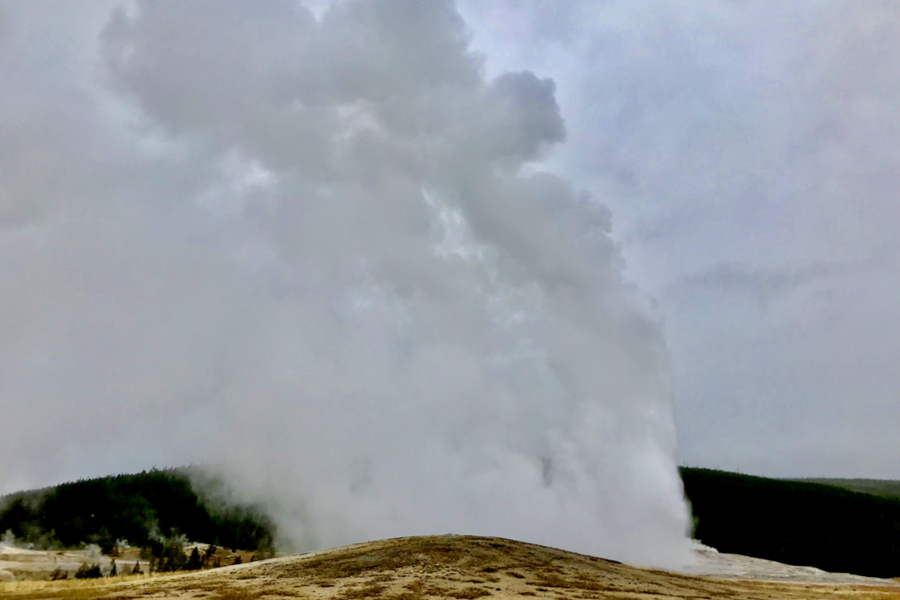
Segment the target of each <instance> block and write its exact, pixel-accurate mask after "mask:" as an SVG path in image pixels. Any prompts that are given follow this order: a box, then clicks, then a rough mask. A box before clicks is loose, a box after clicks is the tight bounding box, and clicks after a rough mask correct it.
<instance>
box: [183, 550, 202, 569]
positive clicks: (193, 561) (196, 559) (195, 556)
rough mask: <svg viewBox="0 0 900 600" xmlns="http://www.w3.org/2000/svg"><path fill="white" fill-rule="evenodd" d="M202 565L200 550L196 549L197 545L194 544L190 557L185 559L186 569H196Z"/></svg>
mask: <svg viewBox="0 0 900 600" xmlns="http://www.w3.org/2000/svg"><path fill="white" fill-rule="evenodd" d="M202 567H203V561H202V559H201V558H200V551H199V550H197V546H194V549H193V550H191V557H190V558H188V561H187V567H186V568H187V570H188V571H197V570H199V569H201V568H202Z"/></svg>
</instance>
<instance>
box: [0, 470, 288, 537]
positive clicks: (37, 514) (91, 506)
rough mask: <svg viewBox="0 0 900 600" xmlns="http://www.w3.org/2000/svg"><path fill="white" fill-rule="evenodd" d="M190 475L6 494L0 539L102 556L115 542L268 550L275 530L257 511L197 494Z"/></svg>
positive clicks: (148, 474)
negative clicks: (92, 547) (90, 550)
mask: <svg viewBox="0 0 900 600" xmlns="http://www.w3.org/2000/svg"><path fill="white" fill-rule="evenodd" d="M191 475H192V471H191V470H190V469H167V470H163V471H160V470H152V471H145V472H143V473H138V474H135V475H115V476H110V477H101V478H98V479H87V480H81V481H75V482H70V483H64V484H62V485H58V486H55V487H50V488H45V489H41V490H33V491H28V492H18V493H15V494H10V495H8V496H4V497H2V498H0V534H3V533H4V532H6V531H11V532H12V534H13V535H15V536H16V538H17V539H18V540H20V541H23V542H26V543H31V544H34V545H35V546H36V547H42V548H52V547H75V546H78V545H80V544H83V543H95V544H98V545H99V546H100V548H101V550H103V552H104V553H108V552H109V550H111V549H112V547H113V546H114V545H115V543H116V541H117V540H127V541H128V543H129V544H131V545H132V546H140V547H148V548H149V547H153V546H155V545H159V544H160V541H161V540H167V539H173V538H177V537H179V536H184V537H186V538H187V539H188V540H191V541H197V542H205V543H210V544H215V545H217V546H225V547H229V548H235V549H237V548H240V549H245V550H255V549H261V550H270V549H271V548H272V544H273V541H274V535H275V527H274V524H273V523H272V522H271V520H270V519H268V518H267V517H266V516H265V514H264V513H263V512H262V511H261V510H259V509H258V508H255V507H253V506H248V505H223V504H222V503H221V502H218V501H213V500H211V499H210V498H208V497H207V496H204V495H202V494H198V493H197V491H195V489H194V486H193V485H192V483H191V481H192V477H191ZM193 475H195V476H198V475H199V472H197V471H194V472H193ZM208 485H209V486H211V487H215V486H217V485H218V486H220V487H221V486H222V483H221V482H220V481H217V480H209V482H208ZM204 487H207V486H204Z"/></svg>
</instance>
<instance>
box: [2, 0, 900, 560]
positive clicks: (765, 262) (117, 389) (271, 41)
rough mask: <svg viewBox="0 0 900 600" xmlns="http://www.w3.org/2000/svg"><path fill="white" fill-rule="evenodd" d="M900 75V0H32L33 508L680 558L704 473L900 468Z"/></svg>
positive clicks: (9, 309) (16, 33)
mask: <svg viewBox="0 0 900 600" xmlns="http://www.w3.org/2000/svg"><path fill="white" fill-rule="evenodd" d="M897 61H900V7H898V5H897V4H896V3H895V2H892V1H885V2H876V1H867V2H865V3H860V2H849V1H848V2H838V1H817V2H801V1H799V0H798V1H796V2H788V3H786V2H780V1H779V2H775V1H773V2H765V1H758V2H734V1H727V2H726V1H721V2H713V1H709V2H696V1H690V2H688V1H684V2H678V1H674V0H672V1H666V2H656V1H650V0H647V1H640V2H635V1H632V0H628V1H625V0H622V1H618V0H610V1H607V2H588V1H577V0H567V1H566V2H543V1H529V0H521V1H514V0H489V1H481V0H479V1H476V0H460V3H459V4H458V5H457V4H453V3H452V2H450V1H449V0H446V1H445V0H440V1H439V0H434V1H433V2H424V3H423V2H416V1H413V0H393V1H392V0H358V1H355V0H354V1H347V2H339V3H337V4H335V5H333V6H332V5H331V4H330V3H329V2H327V1H316V2H310V3H309V4H308V5H306V6H304V5H302V3H298V2H294V1H292V0H272V1H271V2H240V1H238V0H227V1H226V0H214V1H201V0H197V1H194V2H163V1H159V2H137V3H135V2H117V1H115V0H109V1H97V2H78V3H76V2H70V1H65V0H60V1H53V0H34V1H29V2H16V1H8V2H0V77H2V84H3V89H4V93H3V94H2V95H0V409H2V412H0V454H2V460H0V492H7V491H12V490H14V489H19V488H23V487H32V486H37V485H46V484H50V483H54V482H57V481H60V480H66V479H73V478H77V477H84V476H95V475H101V474H106V473H111V472H122V471H134V470H140V469H142V468H149V467H151V466H154V465H156V466H169V465H173V464H184V463H188V462H204V463H215V464H220V465H225V468H226V469H228V470H230V471H231V473H232V475H233V476H234V477H235V478H236V480H239V481H242V482H243V483H244V484H246V485H243V486H242V489H243V490H245V491H246V493H247V494H248V495H250V496H253V497H260V496H262V495H264V492H266V491H267V493H269V494H270V496H271V497H277V498H280V499H283V500H284V502H285V504H283V505H281V506H280V507H276V509H275V510H280V511H282V513H284V514H282V516H283V517H284V518H285V521H284V522H287V523H291V524H292V525H291V526H290V527H288V528H289V529H290V528H291V527H293V529H292V531H291V534H292V535H293V536H294V540H295V541H298V540H299V542H298V543H300V544H301V545H304V544H305V545H306V546H307V547H308V546H310V545H319V546H321V545H329V544H334V543H340V542H345V541H355V540H358V539H371V538H372V537H374V536H382V535H396V534H400V533H422V532H432V530H434V529H435V528H437V529H441V530H454V531H473V532H482V533H499V534H507V535H510V536H513V537H520V538H528V539H531V540H533V541H544V542H546V543H556V544H557V545H562V546H564V547H568V548H572V549H583V550H586V551H592V552H605V553H607V555H615V556H618V557H623V558H628V559H633V560H638V561H649V562H656V563H661V562H665V561H666V560H670V559H673V557H677V555H678V553H679V552H681V550H682V549H683V548H682V547H681V546H680V541H679V540H681V539H682V538H683V532H684V528H685V526H686V523H687V522H688V516H687V513H686V509H685V507H684V504H683V502H681V499H680V488H679V484H678V481H677V476H676V474H675V465H676V464H678V463H684V464H690V465H697V466H705V467H719V468H724V469H731V470H740V471H743V472H748V473H755V474H762V475H771V476H792V477H804V476H836V477H882V478H900V462H898V461H897V460H896V457H897V456H898V454H900V436H898V435H897V434H896V432H897V431H898V430H900V398H898V393H900V369H897V368H896V367H895V363H896V362H897V359H898V358H900V311H898V300H900V262H898V250H900V236H898V235H897V234H898V233H900V231H898V230H900V224H898V223H900V220H898V219H900V203H898V202H897V200H896V197H895V194H896V190H898V189H900V171H898V169H897V166H896V164H897V159H898V155H900V152H898V149H900V145H898V144H900V135H898V134H900V130H898V126H900V124H898V118H897V116H896V115H895V112H896V111H895V110H892V108H894V107H896V106H897V105H898V102H900V87H898V83H900V80H898V75H900V64H897ZM673 424H674V427H673ZM411 449H414V450H411ZM310 481H315V482H316V485H315V486H314V487H311V486H310V485H309V482H310ZM513 499H516V500H513ZM287 504H290V506H289V507H286V506H287ZM423 507H427V509H425V508H423ZM538 514H539V515H541V519H536V518H535V515H538ZM611 514H614V515H616V516H615V518H614V519H613V521H614V522H615V524H610V517H609V515H611ZM548 515H550V516H548ZM310 523H313V525H311V524H310ZM326 523H327V526H326ZM586 523H588V524H590V525H587V526H586V525H585V524H586ZM316 524H317V525H316ZM488 530H490V531H488ZM637 531H640V532H642V533H641V535H636V534H635V532H637ZM598 532H599V533H598ZM632 536H633V537H634V538H635V539H636V540H637V542H635V543H631V542H629V541H628V540H629V539H631V537H632ZM598 540H599V541H598ZM650 541H652V542H653V543H648V542H650ZM647 547H656V548H661V549H662V550H659V551H658V552H657V554H655V555H650V554H646V553H645V549H646V548H647Z"/></svg>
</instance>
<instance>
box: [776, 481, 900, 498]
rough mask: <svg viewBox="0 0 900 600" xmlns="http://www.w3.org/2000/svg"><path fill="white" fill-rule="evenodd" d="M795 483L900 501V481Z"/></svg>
mask: <svg viewBox="0 0 900 600" xmlns="http://www.w3.org/2000/svg"><path fill="white" fill-rule="evenodd" d="M794 481H800V482H805V483H821V484H824V485H833V486H835V487H839V488H844V489H846V490H850V491H851V492H863V493H866V494H875V495H876V496H885V497H887V498H898V499H900V481H894V480H889V479H795V480H794Z"/></svg>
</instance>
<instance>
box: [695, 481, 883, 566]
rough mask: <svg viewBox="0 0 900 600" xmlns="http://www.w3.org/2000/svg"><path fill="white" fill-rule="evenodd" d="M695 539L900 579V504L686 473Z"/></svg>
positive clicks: (814, 487) (807, 485) (828, 489)
mask: <svg viewBox="0 0 900 600" xmlns="http://www.w3.org/2000/svg"><path fill="white" fill-rule="evenodd" d="M680 470H681V478H682V480H683V481H684V489H685V494H686V496H687V498H688V500H689V501H690V503H691V506H692V509H693V513H694V526H695V528H694V537H695V538H696V539H698V540H700V541H701V542H703V543H704V544H707V545H709V546H712V547H713V548H716V549H717V550H719V551H720V552H729V553H734V554H744V555H747V556H754V557H757V558H765V559H769V560H776V561H778V562H783V563H787V564H792V565H800V566H812V567H817V568H819V569H823V570H825V571H833V572H839V573H855V574H858V575H868V576H873V577H898V576H900V498H896V497H886V496H878V495H872V494H868V493H861V492H854V491H850V490H848V489H844V488H841V487H836V486H833V485H825V484H819V483H811V482H805V481H787V480H780V479H768V478H764V477H753V476H750V475H741V474H737V473H728V472H725V471H715V470H711V469H697V468H688V467H683V468H681V469H680Z"/></svg>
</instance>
